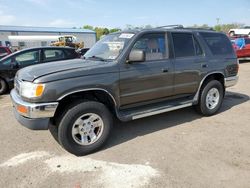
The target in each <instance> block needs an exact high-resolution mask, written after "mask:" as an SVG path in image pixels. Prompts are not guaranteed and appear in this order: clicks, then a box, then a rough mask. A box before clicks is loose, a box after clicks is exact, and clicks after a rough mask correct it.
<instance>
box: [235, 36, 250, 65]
mask: <svg viewBox="0 0 250 188" xmlns="http://www.w3.org/2000/svg"><path fill="white" fill-rule="evenodd" d="M231 41H232V43H233V47H234V49H235V51H236V54H237V57H238V59H239V60H249V59H250V38H236V39H232V40H231Z"/></svg>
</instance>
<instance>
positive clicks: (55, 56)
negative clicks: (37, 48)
mask: <svg viewBox="0 0 250 188" xmlns="http://www.w3.org/2000/svg"><path fill="white" fill-rule="evenodd" d="M64 57H65V55H64V53H63V50H53V49H48V50H44V61H57V60H62V59H64Z"/></svg>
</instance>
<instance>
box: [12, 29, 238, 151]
mask: <svg viewBox="0 0 250 188" xmlns="http://www.w3.org/2000/svg"><path fill="white" fill-rule="evenodd" d="M238 68H239V64H238V61H237V58H236V55H235V52H234V50H233V48H232V45H231V43H230V40H229V39H228V37H227V36H226V35H225V34H223V33H219V32H215V31H212V30H205V29H191V28H183V27H180V26H176V27H175V26H172V27H160V28H154V29H146V30H129V31H122V32H118V33H114V34H110V35H107V36H105V37H104V38H102V39H101V40H100V41H99V42H97V43H96V44H95V45H94V46H93V47H92V48H91V49H90V50H89V51H88V52H87V53H86V54H85V55H84V58H83V59H74V60H67V61H62V62H60V63H58V62H54V63H50V64H41V65H36V66H30V67H27V68H24V69H22V70H20V71H18V73H17V74H16V78H15V88H14V89H13V90H12V91H11V98H12V102H13V106H14V114H15V117H16V119H17V120H18V121H19V122H20V123H21V124H22V125H24V126H25V127H27V128H29V129H33V130H46V129H48V128H49V125H51V124H53V125H56V126H57V130H58V140H59V143H60V144H61V145H62V147H63V148H65V149H66V150H67V151H69V152H70V153H73V154H75V155H78V156H81V155H85V154H88V153H91V152H94V151H96V150H98V149H99V148H100V147H101V146H103V144H104V143H105V141H106V140H107V139H108V138H109V135H110V131H111V129H112V124H113V120H112V119H113V117H116V118H118V119H119V120H121V121H129V120H135V119H139V118H143V117H147V116H151V115H155V114H160V113H164V112H168V111H172V110H177V109H180V108H184V107H188V106H195V107H196V109H197V110H198V112H200V113H201V114H203V115H205V116H211V115H213V114H215V113H217V112H218V110H219V109H220V107H221V104H222V100H223V97H224V94H225V88H227V87H230V86H233V85H235V84H236V82H237V80H238ZM180 118H181V116H180ZM152 126H153V125H152ZM142 129H143V127H142Z"/></svg>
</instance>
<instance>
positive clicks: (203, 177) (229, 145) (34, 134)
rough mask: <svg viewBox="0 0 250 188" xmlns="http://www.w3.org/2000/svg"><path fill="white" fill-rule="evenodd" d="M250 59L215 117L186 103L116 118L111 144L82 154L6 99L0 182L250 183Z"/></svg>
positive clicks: (1, 103) (0, 123) (0, 104)
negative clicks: (20, 117) (21, 120)
mask: <svg viewBox="0 0 250 188" xmlns="http://www.w3.org/2000/svg"><path fill="white" fill-rule="evenodd" d="M249 96H250V63H247V62H245V63H242V64H240V81H239V83H238V84H237V85H236V86H235V87H232V88H230V89H228V91H227V93H226V96H225V100H224V103H223V107H222V109H221V111H220V113H219V114H217V115H215V116H213V117H201V116H199V115H197V114H196V113H195V111H193V109H192V108H186V109H182V110H178V111H174V112H170V113H166V114H161V115H157V116H154V117H149V118H145V119H141V120H136V121H132V122H129V123H120V122H116V127H115V129H114V131H113V133H112V138H111V139H110V140H109V142H108V144H107V146H106V147H105V148H104V149H103V150H102V151H99V152H97V153H95V154H92V155H88V156H86V157H75V156H73V155H70V154H68V153H67V152H65V151H64V150H63V149H62V148H61V147H60V146H59V145H58V144H57V142H56V141H55V139H54V138H53V137H52V135H51V133H50V132H49V131H31V130H28V129H26V128H24V127H22V126H20V125H19V124H18V123H17V122H16V120H15V119H14V117H13V115H12V109H11V108H12V107H11V102H10V98H9V96H8V95H5V96H2V97H1V99H0V114H1V116H0V138H1V141H0V143H1V144H0V152H1V155H0V187H82V188H86V187H119V188H120V187H197V188H200V187H227V188H228V187H233V188H235V187H249V186H250V146H249V145H250V102H249Z"/></svg>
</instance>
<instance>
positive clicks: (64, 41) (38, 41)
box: [8, 35, 87, 49]
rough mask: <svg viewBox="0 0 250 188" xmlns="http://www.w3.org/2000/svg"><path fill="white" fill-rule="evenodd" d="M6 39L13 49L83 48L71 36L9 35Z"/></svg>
mask: <svg viewBox="0 0 250 188" xmlns="http://www.w3.org/2000/svg"><path fill="white" fill-rule="evenodd" d="M8 39H9V41H10V44H11V46H12V48H13V49H25V48H31V47H40V46H61V47H65V46H68V47H72V48H76V49H78V48H83V47H84V42H77V38H76V37H75V36H73V35H47V36H46V35H37V36H36V35H31V36H28V35H14V36H12V35H10V36H8ZM86 40H87V39H86Z"/></svg>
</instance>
